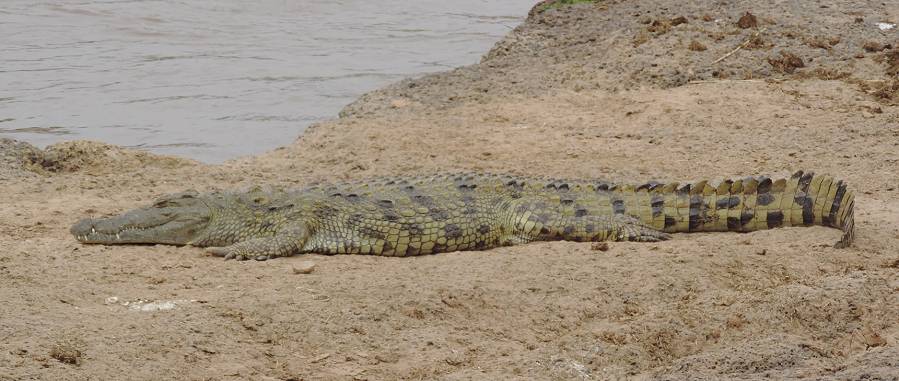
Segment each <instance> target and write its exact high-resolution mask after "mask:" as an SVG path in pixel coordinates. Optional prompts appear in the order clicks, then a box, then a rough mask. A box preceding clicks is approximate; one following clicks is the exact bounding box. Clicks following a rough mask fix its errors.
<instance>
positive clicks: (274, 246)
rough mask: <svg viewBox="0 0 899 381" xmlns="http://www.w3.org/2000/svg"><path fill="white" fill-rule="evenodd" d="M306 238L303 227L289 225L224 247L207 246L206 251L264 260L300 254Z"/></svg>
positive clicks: (237, 257) (232, 256)
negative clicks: (265, 234) (267, 234)
mask: <svg viewBox="0 0 899 381" xmlns="http://www.w3.org/2000/svg"><path fill="white" fill-rule="evenodd" d="M307 238H308V233H307V230H306V229H305V228H304V227H302V226H291V227H289V228H287V229H282V230H281V231H279V232H278V233H276V234H275V235H273V236H270V237H261V238H252V239H249V240H246V241H241V242H237V243H235V244H233V245H229V246H224V247H207V248H206V252H208V253H210V254H212V255H215V256H219V257H224V258H225V259H226V260H228V259H236V260H239V261H245V260H248V259H255V260H257V261H264V260H268V259H272V258H277V257H289V256H292V255H295V254H300V253H301V252H302V249H303V246H304V245H305V243H306V240H307Z"/></svg>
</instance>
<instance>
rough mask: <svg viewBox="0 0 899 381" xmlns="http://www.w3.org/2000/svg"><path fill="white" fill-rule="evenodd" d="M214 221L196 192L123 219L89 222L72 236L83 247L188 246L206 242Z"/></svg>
mask: <svg viewBox="0 0 899 381" xmlns="http://www.w3.org/2000/svg"><path fill="white" fill-rule="evenodd" d="M211 219H212V210H211V209H210V208H209V206H207V204H206V202H205V201H204V200H203V199H202V198H198V197H197V194H196V192H184V193H178V194H173V195H169V196H165V197H163V198H161V199H159V200H157V201H156V202H155V203H153V205H152V206H149V207H146V208H140V209H135V210H131V211H129V212H127V213H125V214H122V215H120V216H116V217H109V218H96V219H95V218H85V219H83V220H81V221H78V223H76V224H75V225H74V226H72V229H71V232H72V235H74V236H75V238H76V239H78V241H81V242H83V243H99V244H105V245H112V244H134V243H162V244H170V245H187V244H190V243H192V242H195V241H197V240H199V239H201V238H202V236H203V235H204V232H205V231H206V228H207V226H208V225H209V224H210V220H211Z"/></svg>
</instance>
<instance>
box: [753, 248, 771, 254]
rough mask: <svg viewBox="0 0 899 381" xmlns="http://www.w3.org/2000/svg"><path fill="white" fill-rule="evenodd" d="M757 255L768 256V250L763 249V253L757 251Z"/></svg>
mask: <svg viewBox="0 0 899 381" xmlns="http://www.w3.org/2000/svg"><path fill="white" fill-rule="evenodd" d="M755 254H756V255H767V254H768V249H762V250H761V251H757V252H756V253H755Z"/></svg>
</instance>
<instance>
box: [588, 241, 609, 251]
mask: <svg viewBox="0 0 899 381" xmlns="http://www.w3.org/2000/svg"><path fill="white" fill-rule="evenodd" d="M590 250H593V251H609V243H608V242H593V244H592V245H590Z"/></svg>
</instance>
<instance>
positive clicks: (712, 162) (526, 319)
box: [0, 0, 899, 380]
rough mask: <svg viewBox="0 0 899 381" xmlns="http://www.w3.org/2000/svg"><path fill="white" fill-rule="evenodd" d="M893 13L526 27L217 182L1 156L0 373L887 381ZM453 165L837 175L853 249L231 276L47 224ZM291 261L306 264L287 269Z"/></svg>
mask: <svg viewBox="0 0 899 381" xmlns="http://www.w3.org/2000/svg"><path fill="white" fill-rule="evenodd" d="M666 5H667V7H666ZM746 11H750V12H752V13H753V14H754V15H755V18H754V19H755V21H754V24H755V25H754V26H753V25H752V24H753V22H751V21H752V20H750V19H744V21H743V22H740V19H741V16H743V15H744V13H745V12H746ZM890 12H893V13H890ZM895 12H896V10H889V9H887V7H886V6H885V5H882V4H881V3H868V2H861V1H859V2H835V3H834V4H832V5H829V6H828V7H826V8H822V7H819V6H818V5H813V4H811V3H809V4H807V5H794V4H785V3H783V4H782V3H777V2H762V3H757V4H755V5H753V6H752V8H744V6H743V5H738V6H733V7H729V6H725V5H721V3H719V2H711V1H707V0H702V1H692V2H686V3H684V2H674V1H671V2H662V3H659V2H657V1H652V2H651V1H633V2H627V3H620V4H619V3H603V4H590V3H588V4H579V5H576V6H570V7H560V8H553V9H549V10H546V11H543V12H536V11H535V12H534V14H533V15H532V16H531V17H530V18H529V19H528V20H527V22H526V23H525V24H523V25H521V26H519V27H518V28H517V29H516V30H515V31H513V32H511V33H510V35H509V36H507V38H506V39H504V40H503V41H502V42H500V43H498V44H497V46H496V47H495V48H494V49H493V50H492V51H491V52H489V53H488V54H486V55H485V58H484V60H483V61H482V62H481V63H480V64H479V65H474V66H470V67H464V68H459V69H456V70H453V71H450V72H446V73H441V74H436V75H430V76H427V77H423V78H417V79H411V80H406V81H403V82H400V83H398V84H396V85H393V86H390V87H388V88H385V89H382V90H379V91H375V92H373V93H370V94H367V95H365V96H363V97H361V98H360V100H359V101H357V102H355V103H353V104H352V105H350V106H348V107H347V108H346V109H345V110H344V112H343V113H342V117H341V118H340V119H336V120H334V121H330V122H326V123H322V124H319V125H317V126H315V127H314V128H311V129H310V130H308V132H307V133H306V134H305V135H304V136H302V137H301V138H299V139H297V141H296V142H294V143H293V144H291V145H289V146H287V147H284V148H282V149H278V150H275V151H272V152H270V153H267V154H265V155H261V156H259V157H250V158H245V159H239V160H234V161H231V162H228V163H226V164H223V165H218V166H210V165H204V164H200V163H196V162H193V161H190V160H183V159H177V158H168V157H158V156H154V155H151V154H147V153H142V152H136V151H129V150H125V149H121V148H118V147H111V146H105V145H101V144H97V143H89V142H75V143H66V144H61V145H58V146H55V147H51V148H49V149H48V150H46V151H40V150H35V149H33V148H30V147H28V146H25V145H15V144H14V143H12V142H8V141H7V142H4V143H3V144H2V145H0V150H2V151H0V152H2V155H0V192H2V193H3V194H4V195H5V198H4V202H3V203H0V230H2V231H3V235H2V236H0V300H3V301H4V304H3V308H2V309H0V339H2V340H0V342H2V343H3V345H2V351H0V380H5V379H10V380H19V379H73V380H82V379H85V380H86V379H117V378H122V377H125V376H127V377H128V378H131V379H140V380H143V379H147V380H149V379H185V378H187V379H210V380H220V379H221V380H227V379H254V380H259V379H263V380H265V379H269V380H318V379H347V380H352V379H370V380H379V379H411V380H418V379H451V380H456V379H522V380H526V379H615V378H624V377H638V378H649V379H655V378H662V379H685V378H687V377H693V378H708V379H717V378H725V377H726V378H747V379H755V378H764V377H771V378H774V379H782V378H799V377H808V378H813V379H860V378H865V376H867V377H868V378H870V379H895V378H896V377H899V370H897V369H899V360H897V359H899V349H897V348H899V346H897V343H899V325H897V323H896V316H899V254H897V253H899V201H897V200H899V185H897V184H896V177H897V176H896V175H897V172H899V154H897V152H899V106H897V104H896V103H897V101H899V95H897V91H899V84H897V83H899V79H897V71H899V50H897V49H899V48H897V47H894V46H890V47H889V48H887V47H885V45H887V44H889V43H890V42H891V41H893V42H894V41H895V37H896V36H897V34H896V32H895V30H894V31H893V32H888V31H881V30H879V29H878V28H877V27H876V25H875V23H876V22H881V21H892V22H896V21H897V20H899V14H896V13H895ZM741 24H743V26H746V28H742V27H741V26H740V25H741ZM747 41H749V42H748V43H747ZM694 42H695V44H694ZM741 46H742V47H741ZM737 47H741V48H740V49H739V50H738V51H736V52H735V53H733V54H731V55H729V56H726V55H727V54H729V53H730V52H733V51H734V49H735V48H737ZM723 56H726V57H725V58H724V59H722V60H720V61H718V62H715V61H716V60H717V59H719V58H721V57H723ZM797 60H799V61H797ZM800 61H801V63H802V65H799V63H800ZM459 169H465V170H490V171H505V172H514V173H522V174H536V175H552V176H562V177H585V178H604V179H609V180H618V181H626V180H632V181H639V180H648V179H653V178H655V179H660V180H671V179H680V180H688V179H700V178H722V177H729V176H737V175H750V174H783V173H786V172H788V171H791V170H795V169H811V170H815V171H818V172H826V173H830V174H833V175H836V176H838V177H840V178H844V179H846V180H848V181H849V182H850V183H851V184H853V187H854V189H855V190H856V192H857V217H856V222H857V229H858V232H857V243H856V245H855V246H854V247H852V248H849V249H845V250H837V249H833V248H832V247H830V245H831V244H832V243H833V242H835V241H836V240H837V239H838V237H839V232H838V231H836V230H832V229H825V228H804V229H803V228H794V229H777V230H772V231H764V232H756V233H750V234H730V233H726V234H725V233H721V234H694V235H678V236H676V237H675V239H674V240H672V241H668V242H664V243H657V244H641V243H615V244H612V245H611V248H610V249H609V250H608V251H604V252H601V251H591V250H590V244H583V243H568V242H555V243H538V244H531V245H526V246H518V247H509V248H501V249H496V250H491V251H487V252H458V253H448V254H441V255H435V256H426V257H420V258H404V259H398V258H378V257H364V256H335V257H326V256H317V255H309V256H303V257H295V258H288V259H278V260H273V261H267V262H262V263H260V262H243V263H238V262H233V261H230V262H224V261H221V260H219V259H217V258H212V257H208V256H205V255H204V254H203V253H202V250H200V249H195V248H174V247H165V246H129V247H102V246H82V245H80V244H78V243H76V242H75V241H74V240H73V239H72V238H71V237H70V236H69V235H68V232H67V230H68V227H69V226H70V225H71V224H72V223H73V222H74V221H76V220H77V219H78V218H81V217H84V216H87V215H101V214H111V213H117V212H120V211H123V210H125V209H128V208H131V207H135V206H138V205H142V204H145V203H147V202H148V201H150V200H151V199H152V198H154V197H155V196H157V195H160V194H164V193H169V192H176V191H181V190H184V189H185V188H195V189H198V190H209V189H212V188H240V187H248V186H250V185H251V184H260V183H264V184H280V185H296V186H300V185H303V184H306V183H309V182H312V181H318V180H340V179H355V178H363V177H368V176H373V175H381V174H410V173H423V172H434V171H448V170H459ZM306 260H312V261H314V262H316V264H317V267H316V269H315V271H314V272H313V273H312V274H308V275H303V274H294V272H293V267H294V266H296V265H298V264H299V263H300V262H302V261H306ZM153 302H171V303H168V304H165V303H163V304H153ZM172 306H174V308H173V309H167V310H162V311H145V310H152V309H154V308H160V307H162V308H167V307H172ZM142 309H143V310H142ZM61 360H62V361H61ZM65 361H70V362H72V363H74V364H69V363H66V362H65Z"/></svg>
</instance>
